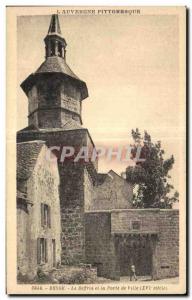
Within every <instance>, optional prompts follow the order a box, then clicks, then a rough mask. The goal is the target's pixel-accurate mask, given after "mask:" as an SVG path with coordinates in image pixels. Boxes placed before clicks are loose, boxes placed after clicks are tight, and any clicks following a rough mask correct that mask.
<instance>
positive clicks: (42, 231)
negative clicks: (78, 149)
mask: <svg viewBox="0 0 192 300" xmlns="http://www.w3.org/2000/svg"><path fill="white" fill-rule="evenodd" d="M46 151H47V147H46V146H43V147H42V150H41V152H40V154H39V156H38V158H37V161H36V165H35V168H34V170H33V173H32V175H31V176H30V178H29V179H28V180H27V198H28V200H29V201H30V202H31V203H32V206H31V208H30V210H29V214H28V224H29V226H28V229H27V234H28V246H27V247H28V250H27V260H28V272H27V273H28V276H30V277H34V276H35V275H36V271H37V268H38V267H39V265H38V262H37V255H38V254H37V239H38V238H46V239H47V248H48V249H47V254H48V260H47V263H45V264H43V265H41V267H42V268H43V269H45V270H49V269H51V268H53V255H52V239H55V242H56V253H55V254H56V264H57V263H60V256H61V242H60V232H61V222H60V202H59V189H58V186H59V174H58V168H57V164H54V163H52V162H49V161H48V160H46V157H45V153H46ZM26 155H27V153H26ZM41 203H44V204H47V205H49V206H50V207H51V227H50V228H49V227H42V224H41ZM18 213H19V215H20V214H21V212H20V211H18ZM23 214H24V211H22V215H23ZM22 217H24V216H22ZM19 218H20V217H19ZM22 222H24V218H23V220H22ZM20 230H22V229H21V226H20V225H19V231H20ZM23 243H26V240H25V238H24V239H23Z"/></svg>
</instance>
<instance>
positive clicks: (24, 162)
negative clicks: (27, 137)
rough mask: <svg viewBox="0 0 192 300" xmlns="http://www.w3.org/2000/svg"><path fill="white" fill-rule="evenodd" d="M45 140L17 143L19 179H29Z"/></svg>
mask: <svg viewBox="0 0 192 300" xmlns="http://www.w3.org/2000/svg"><path fill="white" fill-rule="evenodd" d="M44 144H45V142H44V141H30V142H23V143H18V144H17V179H19V180H27V179H28V178H29V177H30V176H31V174H32V172H33V170H34V168H35V164H36V161H37V158H38V155H39V153H40V151H41V148H42V147H43V145H44Z"/></svg>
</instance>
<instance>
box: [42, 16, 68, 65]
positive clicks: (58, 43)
mask: <svg viewBox="0 0 192 300" xmlns="http://www.w3.org/2000/svg"><path fill="white" fill-rule="evenodd" d="M44 41H45V56H46V59H47V58H48V57H50V56H59V57H62V58H63V59H65V54H66V50H65V48H66V46H67V43H66V41H65V39H64V38H63V37H62V36H61V28H60V24H59V17H58V15H56V14H54V15H52V17H51V22H50V25H49V30H48V34H47V36H46V37H45V39H44Z"/></svg>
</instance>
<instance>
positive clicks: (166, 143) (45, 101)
mask: <svg viewBox="0 0 192 300" xmlns="http://www.w3.org/2000/svg"><path fill="white" fill-rule="evenodd" d="M7 28H8V33H7V35H8V37H9V38H8V40H7V47H8V48H9V50H8V58H7V68H8V80H7V86H8V85H10V84H11V85H10V86H11V88H10V89H11V91H10V92H8V94H7V103H8V104H7V107H8V108H10V110H11V113H10V114H9V115H7V118H8V122H7V153H8V156H9V158H10V159H8V161H7V176H9V182H8V183H7V184H8V189H7V213H8V216H7V258H8V259H7V291H8V294H49V293H50V294H79V295H80V294H96V295H97V294H125V295H126V294H184V293H186V190H185V188H186V65H185V63H186V8H185V7H182V6H180V7H163V6H162V7H110V6H109V7H72V8H71V7H68V6H66V7H8V8H7ZM13 166H14V167H13ZM9 208H10V209H9ZM13 236H14V238H13ZM10 237H12V239H11V238H10ZM9 245H10V247H9ZM9 258H10V259H9Z"/></svg>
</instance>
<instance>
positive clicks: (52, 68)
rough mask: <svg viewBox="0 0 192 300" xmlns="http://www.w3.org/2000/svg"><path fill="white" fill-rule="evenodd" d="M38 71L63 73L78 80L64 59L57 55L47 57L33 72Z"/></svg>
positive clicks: (37, 72)
mask: <svg viewBox="0 0 192 300" xmlns="http://www.w3.org/2000/svg"><path fill="white" fill-rule="evenodd" d="M39 73H63V74H65V75H68V76H70V77H72V78H75V79H77V80H80V79H79V78H78V77H77V75H75V74H74V73H73V71H72V70H71V69H70V67H69V66H68V65H67V63H66V61H65V60H64V59H63V58H62V57H59V56H50V57H48V58H47V59H46V60H45V61H44V62H43V63H42V64H41V65H40V67H39V68H38V69H37V71H36V72H35V74H39Z"/></svg>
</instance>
